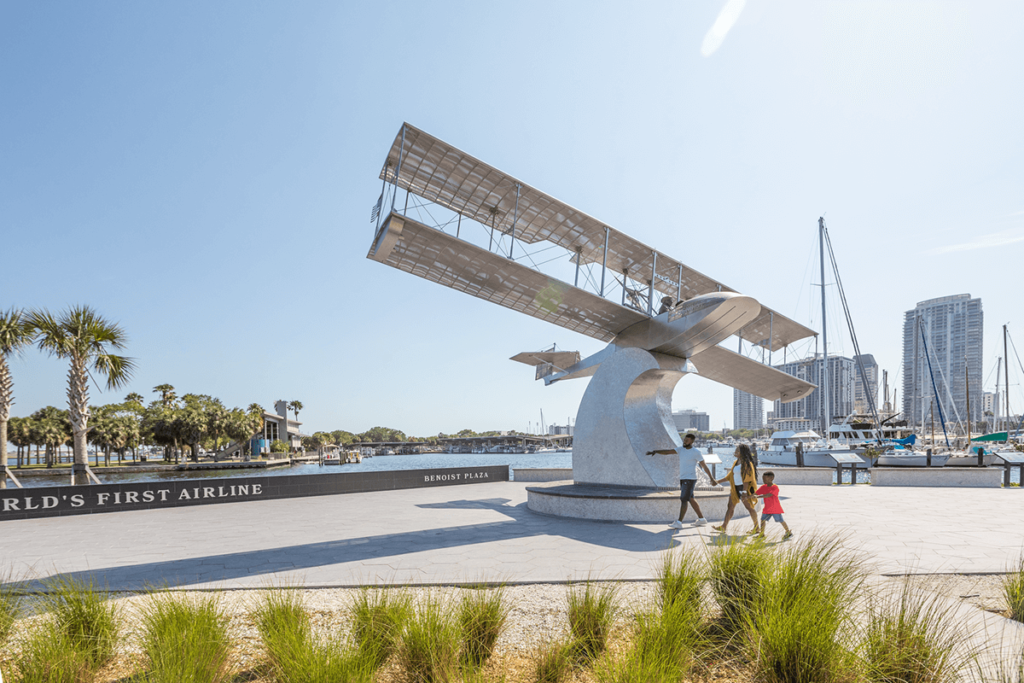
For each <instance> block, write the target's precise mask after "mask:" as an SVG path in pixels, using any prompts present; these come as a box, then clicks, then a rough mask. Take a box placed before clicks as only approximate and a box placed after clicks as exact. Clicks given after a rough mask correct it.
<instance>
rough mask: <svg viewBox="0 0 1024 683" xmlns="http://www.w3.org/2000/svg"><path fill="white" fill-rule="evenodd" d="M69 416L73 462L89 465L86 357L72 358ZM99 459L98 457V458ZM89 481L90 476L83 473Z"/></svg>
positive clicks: (85, 480)
mask: <svg viewBox="0 0 1024 683" xmlns="http://www.w3.org/2000/svg"><path fill="white" fill-rule="evenodd" d="M68 417H69V418H70V419H71V433H72V434H74V441H73V447H74V452H73V457H72V463H74V464H75V465H85V466H86V467H88V466H89V451H88V436H89V373H88V372H87V371H86V367H85V359H84V358H78V357H77V356H75V357H72V358H71V369H70V370H68ZM97 459H98V458H97ZM82 478H84V481H82V482H78V481H76V482H75V483H76V484H78V483H83V484H87V483H88V478H89V477H88V476H85V475H83V476H82Z"/></svg>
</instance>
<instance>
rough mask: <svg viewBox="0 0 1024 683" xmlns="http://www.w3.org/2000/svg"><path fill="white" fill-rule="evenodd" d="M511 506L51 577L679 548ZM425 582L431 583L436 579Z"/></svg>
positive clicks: (126, 579) (504, 503) (113, 578)
mask: <svg viewBox="0 0 1024 683" xmlns="http://www.w3.org/2000/svg"><path fill="white" fill-rule="evenodd" d="M509 502H510V501H509V499H507V498H485V499H479V500H456V501H448V502H444V503H429V504H421V505H417V506H416V507H419V508H422V509H424V510H430V509H435V510H444V509H453V510H473V509H479V510H490V511H492V512H497V513H499V514H502V515H504V516H505V517H507V519H506V520H503V521H497V522H482V523H480V524H467V525H461V526H451V527H440V528H435V529H425V530H418V531H407V532H401V533H396V534H381V535H376V536H363V537H357V538H349V539H344V540H337V541H325V542H320V543H306V544H302V545H292V546H283V547H279V548H268V549H260V550H250V551H242V552H235V553H224V554H220V555H207V556H204V557H193V558H184V559H178V560H166V561H160V562H144V563H138V564H131V565H126V566H119V567H105V568H98V569H89V570H84V571H78V572H69V573H65V574H55V575H52V576H51V577H50V578H53V577H56V576H62V577H66V578H72V579H77V580H86V581H89V580H91V581H92V582H93V583H94V584H95V585H97V586H102V587H104V588H106V589H109V590H144V589H147V588H153V587H156V588H174V587H179V586H187V585H193V584H199V583H215V582H218V581H228V580H231V579H239V578H247V577H255V576H261V575H270V574H274V573H277V572H293V571H301V570H303V569H309V568H313V567H322V566H328V565H334V564H342V563H348V562H363V561H367V560H373V559H379V558H388V557H399V556H402V555H408V554H411V553H418V552H424V551H433V550H445V549H455V548H460V547H466V546H475V545H479V544H483V543H492V542H499V541H507V540H510V539H522V538H531V537H545V536H559V537H562V538H565V539H568V540H573V541H578V542H581V543H587V544H591V545H596V546H602V547H606V548H609V549H613V550H625V551H634V552H658V551H661V550H666V549H668V548H672V547H677V546H678V545H679V542H678V541H677V540H675V539H674V538H673V531H674V530H673V529H670V528H667V527H665V528H664V529H663V530H661V531H650V530H648V529H645V528H638V527H635V526H630V525H628V524H623V523H614V522H598V521H589V520H578V519H566V518H561V517H549V516H546V515H538V514H536V513H534V512H531V511H530V510H529V509H527V507H526V503H521V504H518V505H509V504H508V503H509ZM508 552H515V550H514V549H512V550H509V551H508ZM424 578H425V579H429V576H425V577H424ZM43 580H44V579H39V580H33V581H29V582H22V583H21V586H22V587H24V588H25V589H27V590H39V589H40V588H42V583H41V582H42V581H43Z"/></svg>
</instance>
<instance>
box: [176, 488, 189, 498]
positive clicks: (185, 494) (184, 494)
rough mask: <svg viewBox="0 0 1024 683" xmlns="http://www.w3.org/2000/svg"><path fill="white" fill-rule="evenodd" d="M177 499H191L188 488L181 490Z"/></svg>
mask: <svg viewBox="0 0 1024 683" xmlns="http://www.w3.org/2000/svg"><path fill="white" fill-rule="evenodd" d="M178 500H192V497H191V496H190V495H188V489H182V490H181V495H180V496H178Z"/></svg>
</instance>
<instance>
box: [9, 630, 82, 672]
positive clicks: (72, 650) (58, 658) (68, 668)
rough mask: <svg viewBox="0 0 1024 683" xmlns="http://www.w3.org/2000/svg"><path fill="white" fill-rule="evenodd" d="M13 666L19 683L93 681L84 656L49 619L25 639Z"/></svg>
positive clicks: (76, 645)
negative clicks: (15, 667) (15, 668)
mask: <svg viewBox="0 0 1024 683" xmlns="http://www.w3.org/2000/svg"><path fill="white" fill-rule="evenodd" d="M16 665H17V670H18V674H19V677H18V678H17V679H16V680H18V681H19V683H92V681H93V680H94V678H95V667H94V666H93V664H92V662H91V661H90V660H89V656H88V653H86V652H85V651H83V650H82V649H81V648H80V647H79V646H78V644H77V643H75V642H73V641H72V640H71V639H70V638H69V637H68V636H67V634H65V633H64V631H63V630H62V629H61V628H59V627H58V625H57V623H56V622H55V621H54V620H52V619H48V620H46V621H45V622H44V623H43V624H42V625H41V626H39V627H37V628H36V629H34V630H33V631H32V633H31V634H30V635H29V636H28V637H27V638H26V640H25V642H24V643H23V644H22V649H21V653H20V655H19V656H18V657H17V659H16Z"/></svg>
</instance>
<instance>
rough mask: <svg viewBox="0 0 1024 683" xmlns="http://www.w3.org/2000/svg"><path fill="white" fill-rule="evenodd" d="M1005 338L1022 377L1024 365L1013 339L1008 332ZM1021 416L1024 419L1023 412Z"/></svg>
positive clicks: (1007, 389)
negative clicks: (1008, 342)
mask: <svg viewBox="0 0 1024 683" xmlns="http://www.w3.org/2000/svg"><path fill="white" fill-rule="evenodd" d="M1006 338H1007V339H1009V340H1010V348H1011V349H1013V355H1014V356H1016V358H1017V365H1018V366H1019V367H1020V371H1021V374H1022V376H1024V364H1021V362H1020V355H1018V354H1017V345H1016V344H1014V343H1013V337H1012V336H1011V335H1010V330H1006ZM1019 386H1020V385H1019V384H1018V387H1019ZM1006 391H1007V392H1009V391H1010V388H1009V387H1007V388H1006ZM1021 415H1022V417H1024V411H1022V413H1021ZM1018 429H1019V428H1018Z"/></svg>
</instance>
